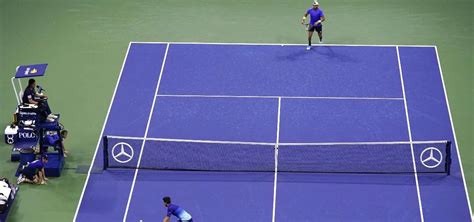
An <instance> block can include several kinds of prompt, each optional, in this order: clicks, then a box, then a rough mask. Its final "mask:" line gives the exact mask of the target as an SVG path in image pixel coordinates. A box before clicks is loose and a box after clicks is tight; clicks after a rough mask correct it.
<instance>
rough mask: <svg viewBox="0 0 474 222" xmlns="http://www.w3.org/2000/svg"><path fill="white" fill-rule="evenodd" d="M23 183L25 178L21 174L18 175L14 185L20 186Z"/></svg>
mask: <svg viewBox="0 0 474 222" xmlns="http://www.w3.org/2000/svg"><path fill="white" fill-rule="evenodd" d="M23 182H25V177H24V176H23V175H22V174H20V176H19V177H18V180H17V181H16V184H18V185H20V184H21V183H23Z"/></svg>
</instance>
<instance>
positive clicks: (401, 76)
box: [396, 46, 425, 222]
mask: <svg viewBox="0 0 474 222" xmlns="http://www.w3.org/2000/svg"><path fill="white" fill-rule="evenodd" d="M396 49H397V59H398V69H399V70H400V81H401V83H402V91H403V102H404V104H405V115H406V119H407V128H408V138H409V140H410V142H413V138H412V136H411V126H410V117H409V115H408V104H407V99H406V94H405V83H404V81H403V71H402V63H401V61H400V52H399V51H398V46H397V47H396ZM410 148H411V157H412V161H413V170H414V172H415V183H416V194H417V195H418V207H419V208H420V217H421V222H423V221H425V219H424V216H423V206H422V202H421V195H420V185H419V183H418V173H417V169H416V162H415V151H414V148H413V143H411V144H410Z"/></svg>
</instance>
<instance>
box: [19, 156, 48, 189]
mask: <svg viewBox="0 0 474 222" xmlns="http://www.w3.org/2000/svg"><path fill="white" fill-rule="evenodd" d="M46 163H48V156H46V155H43V156H41V159H39V160H35V161H33V162H31V163H28V164H26V165H24V166H23V167H22V168H23V169H22V170H21V171H20V172H21V174H20V176H19V177H18V184H21V183H23V182H26V183H31V184H46V181H48V178H46V175H45V174H44V165H46Z"/></svg>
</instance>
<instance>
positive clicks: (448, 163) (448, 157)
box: [445, 141, 451, 176]
mask: <svg viewBox="0 0 474 222" xmlns="http://www.w3.org/2000/svg"><path fill="white" fill-rule="evenodd" d="M445 170H446V174H447V175H448V176H449V175H451V141H447V142H446V163H445Z"/></svg>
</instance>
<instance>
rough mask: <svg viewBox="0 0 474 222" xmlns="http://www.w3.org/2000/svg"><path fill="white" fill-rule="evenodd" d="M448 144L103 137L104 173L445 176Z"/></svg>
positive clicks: (449, 144)
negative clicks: (113, 170) (117, 170)
mask: <svg viewBox="0 0 474 222" xmlns="http://www.w3.org/2000/svg"><path fill="white" fill-rule="evenodd" d="M450 146H451V143H450V142H449V141H416V142H368V143H279V144H278V145H277V144H275V143H253V142H231V141H202V140H177V139H162V138H147V139H145V138H138V137H117V136H105V137H103V148H104V150H103V151H104V169H108V168H132V169H137V168H139V169H155V170H185V171H226V172H227V171H237V172H275V170H277V171H278V172H305V173H367V174H369V173H373V174H404V173H406V174H408V173H414V167H416V171H417V172H418V173H446V174H449V172H450V163H451V150H450ZM412 147H413V153H412ZM142 149H143V151H142ZM141 152H142V154H141V158H140V153H141ZM139 159H140V160H139Z"/></svg>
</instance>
